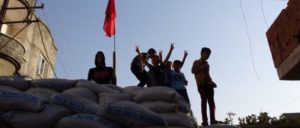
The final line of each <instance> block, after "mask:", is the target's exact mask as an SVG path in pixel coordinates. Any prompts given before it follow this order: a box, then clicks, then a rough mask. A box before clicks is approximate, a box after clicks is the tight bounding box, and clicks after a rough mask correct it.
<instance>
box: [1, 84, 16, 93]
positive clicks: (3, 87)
mask: <svg viewBox="0 0 300 128" xmlns="http://www.w3.org/2000/svg"><path fill="white" fill-rule="evenodd" d="M0 89H3V90H7V91H14V92H21V91H20V90H19V89H16V88H14V87H11V86H2V85H0Z"/></svg>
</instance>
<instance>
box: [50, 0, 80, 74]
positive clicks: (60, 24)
mask: <svg viewBox="0 0 300 128" xmlns="http://www.w3.org/2000/svg"><path fill="white" fill-rule="evenodd" d="M50 4H52V3H51V0H50ZM52 8H53V10H54V14H55V16H56V17H57V20H58V24H59V26H60V27H61V30H62V32H63V37H64V39H65V42H66V43H67V46H69V48H70V52H71V55H72V57H73V59H74V62H75V66H76V67H77V71H78V72H79V73H80V74H82V72H81V68H80V66H79V65H78V61H77V59H76V57H75V55H74V52H73V49H72V45H70V43H69V39H68V38H67V34H66V32H65V30H64V28H63V25H62V22H61V20H60V17H59V15H58V13H57V11H56V8H55V6H54V5H53V4H52Z"/></svg>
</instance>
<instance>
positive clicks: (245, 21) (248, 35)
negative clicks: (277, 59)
mask: <svg viewBox="0 0 300 128" xmlns="http://www.w3.org/2000/svg"><path fill="white" fill-rule="evenodd" d="M240 7H241V12H242V15H243V18H244V24H245V29H246V34H247V37H248V40H249V48H250V55H251V62H252V66H253V71H254V73H255V75H256V77H257V79H258V80H259V81H261V79H260V77H259V75H258V73H257V71H256V67H255V64H254V57H253V51H252V49H253V48H252V40H251V37H250V34H249V30H248V23H247V20H246V15H245V11H244V8H243V3H242V0H240Z"/></svg>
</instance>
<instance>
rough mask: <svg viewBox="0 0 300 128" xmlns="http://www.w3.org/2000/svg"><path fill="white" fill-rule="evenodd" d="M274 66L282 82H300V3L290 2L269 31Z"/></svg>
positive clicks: (296, 0) (294, 0) (290, 0)
mask: <svg viewBox="0 0 300 128" xmlns="http://www.w3.org/2000/svg"><path fill="white" fill-rule="evenodd" d="M267 37H268V42H269V46H270V49H271V53H272V57H273V60H274V65H275V67H276V69H277V72H278V75H279V78H280V79H281V80H300V45H299V44H300V1H299V0H289V2H288V6H287V8H286V9H283V10H282V12H281V13H280V14H279V16H278V17H277V19H276V20H275V21H274V23H273V24H272V26H271V27H270V28H269V30H268V31H267Z"/></svg>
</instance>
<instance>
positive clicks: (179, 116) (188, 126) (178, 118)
mask: <svg viewBox="0 0 300 128" xmlns="http://www.w3.org/2000/svg"><path fill="white" fill-rule="evenodd" d="M159 115H160V116H161V117H163V118H164V119H165V120H166V122H167V123H168V125H170V126H182V127H185V128H194V126H193V124H192V123H191V121H190V120H189V119H188V117H187V116H186V115H185V114H183V113H180V112H176V113H160V114H159Z"/></svg>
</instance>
